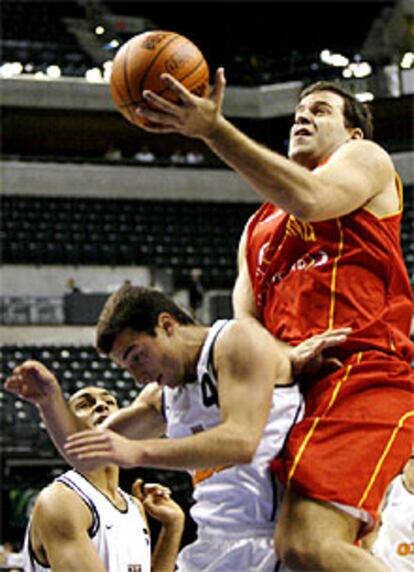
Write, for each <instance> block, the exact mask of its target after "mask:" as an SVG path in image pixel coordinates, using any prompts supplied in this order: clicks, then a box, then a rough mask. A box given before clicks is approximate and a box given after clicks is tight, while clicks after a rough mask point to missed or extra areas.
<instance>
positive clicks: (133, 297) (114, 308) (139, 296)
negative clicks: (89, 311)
mask: <svg viewBox="0 0 414 572" xmlns="http://www.w3.org/2000/svg"><path fill="white" fill-rule="evenodd" d="M162 312H168V313H169V314H171V315H172V316H173V318H174V319H175V320H177V322H178V323H179V324H183V325H188V324H194V323H195V322H194V320H193V318H192V317H191V316H190V315H189V314H187V312H186V311H185V310H183V309H182V308H180V307H179V306H178V305H177V304H176V303H175V302H174V301H173V300H171V299H170V298H168V297H167V296H166V295H165V294H164V293H163V292H160V291H159V290H156V289H154V288H145V287H143V286H132V285H130V284H124V285H123V286H121V288H119V290H117V291H116V292H114V293H113V294H112V295H111V296H110V297H109V298H108V300H107V301H106V303H105V305H104V307H103V309H102V312H101V314H100V316H99V319H98V324H97V329H96V347H97V349H98V351H99V352H100V353H102V354H104V355H108V354H109V353H110V352H111V350H112V346H113V344H114V341H115V338H116V337H117V336H118V335H119V334H120V333H121V332H122V331H123V330H125V329H127V328H131V329H132V330H135V331H136V332H145V333H147V334H149V335H151V336H155V326H156V324H157V320H158V316H159V315H160V314H161V313H162Z"/></svg>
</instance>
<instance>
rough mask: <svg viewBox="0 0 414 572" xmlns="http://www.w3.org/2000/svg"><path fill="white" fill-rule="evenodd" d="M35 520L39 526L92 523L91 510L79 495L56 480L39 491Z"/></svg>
mask: <svg viewBox="0 0 414 572" xmlns="http://www.w3.org/2000/svg"><path fill="white" fill-rule="evenodd" d="M33 521H34V523H37V525H38V526H42V527H47V528H48V529H51V528H53V527H55V528H56V527H57V528H56V531H58V530H60V529H61V527H63V528H64V527H69V528H70V527H72V526H79V524H81V523H82V522H85V526H86V525H87V526H89V524H90V511H89V509H88V508H87V506H86V504H85V503H84V502H83V501H82V499H81V498H80V497H79V495H78V494H77V493H76V492H75V491H74V490H72V489H71V488H69V487H67V486H66V485H65V484H63V483H61V482H59V481H54V482H53V483H51V484H50V485H48V486H47V487H45V488H44V489H42V491H41V492H40V493H39V495H38V496H37V498H36V501H35V506H34V509H33Z"/></svg>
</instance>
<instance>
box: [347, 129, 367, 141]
mask: <svg viewBox="0 0 414 572" xmlns="http://www.w3.org/2000/svg"><path fill="white" fill-rule="evenodd" d="M349 134H350V136H351V139H363V138H364V132H363V131H362V129H361V128H360V127H352V129H350V130H349Z"/></svg>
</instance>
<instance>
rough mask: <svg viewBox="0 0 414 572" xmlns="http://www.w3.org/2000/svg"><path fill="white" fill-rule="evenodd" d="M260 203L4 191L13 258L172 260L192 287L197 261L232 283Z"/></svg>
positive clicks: (409, 193) (408, 225)
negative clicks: (10, 193)
mask: <svg viewBox="0 0 414 572" xmlns="http://www.w3.org/2000/svg"><path fill="white" fill-rule="evenodd" d="M413 190H414V189H413V187H407V188H406V190H405V213H404V218H403V227H402V248H403V252H404V255H405V259H406V263H407V267H408V271H409V273H410V276H411V277H414V251H413V248H414V247H413V244H414V197H413ZM256 206H257V205H255V204H251V203H248V204H240V203H217V202H196V203H191V202H185V201H155V200H154V201H152V200H148V201H147V200H145V201H143V200H141V201H139V200H125V199H89V198H84V199H71V198H67V197H64V198H62V197H48V198H45V197H30V196H26V197H22V196H5V197H4V198H3V213H4V215H3V228H2V237H1V239H2V245H3V262H4V263H6V264H38V265H39V264H76V265H88V264H94V265H102V264H109V265H121V266H122V265H143V266H151V267H155V268H164V269H165V268H169V269H171V270H172V272H173V276H174V286H175V287H176V288H180V287H185V286H186V285H187V284H188V277H189V272H190V269H191V268H194V267H201V268H203V269H204V274H203V281H204V284H205V287H206V288H208V289H211V288H231V287H232V284H233V283H234V279H235V276H236V250H237V242H238V239H239V237H240V234H241V232H242V230H243V226H244V224H245V222H246V220H247V219H248V217H249V216H250V214H252V212H253V211H254V209H255V208H256Z"/></svg>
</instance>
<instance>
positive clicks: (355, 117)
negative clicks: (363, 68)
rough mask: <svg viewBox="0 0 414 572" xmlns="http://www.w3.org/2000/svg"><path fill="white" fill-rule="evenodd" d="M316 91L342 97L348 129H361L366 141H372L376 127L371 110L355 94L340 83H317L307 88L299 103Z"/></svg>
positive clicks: (301, 93)
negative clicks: (328, 92) (329, 92)
mask: <svg viewBox="0 0 414 572" xmlns="http://www.w3.org/2000/svg"><path fill="white" fill-rule="evenodd" d="M316 91H331V92H333V93H336V94H338V95H340V96H341V97H342V99H343V100H344V118H345V126H346V127H351V128H352V127H359V128H360V129H361V130H362V132H363V134H364V137H365V139H372V137H373V132H374V127H373V119H372V113H371V109H370V108H369V107H368V105H366V104H365V103H363V102H362V101H359V100H358V99H357V98H356V97H355V94H353V93H352V92H351V91H349V90H348V89H346V88H345V87H343V86H342V85H341V84H340V83H336V82H333V81H317V82H316V83H312V84H310V85H308V86H306V87H305V88H304V89H302V91H301V92H300V94H299V101H300V100H302V99H303V98H304V97H306V96H307V95H309V94H310V93H315V92H316Z"/></svg>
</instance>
